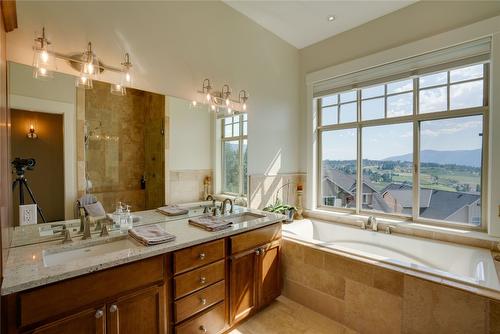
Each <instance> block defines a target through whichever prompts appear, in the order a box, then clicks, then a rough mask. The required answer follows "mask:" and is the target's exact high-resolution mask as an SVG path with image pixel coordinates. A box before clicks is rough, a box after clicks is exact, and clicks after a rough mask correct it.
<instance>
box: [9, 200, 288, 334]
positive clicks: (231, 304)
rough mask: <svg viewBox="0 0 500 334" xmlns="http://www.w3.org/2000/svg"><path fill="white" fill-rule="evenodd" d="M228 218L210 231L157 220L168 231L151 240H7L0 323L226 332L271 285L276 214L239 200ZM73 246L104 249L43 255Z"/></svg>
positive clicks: (29, 327)
mask: <svg viewBox="0 0 500 334" xmlns="http://www.w3.org/2000/svg"><path fill="white" fill-rule="evenodd" d="M233 217H234V220H235V222H236V223H235V224H233V226H232V227H231V228H229V229H227V230H223V231H219V232H207V231H204V230H201V229H199V228H196V227H192V226H190V225H189V224H188V220H187V219H178V220H174V221H166V222H164V223H159V224H160V225H161V226H162V228H164V229H165V230H167V231H168V232H170V233H173V234H175V235H176V237H177V238H176V240H175V241H174V242H170V243H165V244H161V245H157V246H152V247H145V246H142V245H140V244H139V243H137V242H135V241H134V240H131V239H130V237H126V236H119V237H110V238H109V239H107V240H105V241H103V240H95V239H97V238H95V239H94V241H90V242H86V241H75V242H73V243H72V244H70V245H62V244H61V243H60V241H54V242H51V243H40V244H33V245H28V246H22V247H16V248H12V249H11V252H10V255H9V259H10V260H11V261H9V262H8V264H7V271H6V273H5V277H6V278H5V280H4V284H3V286H2V308H3V310H6V311H7V312H4V313H3V315H4V319H2V324H3V325H2V326H3V332H6V333H182V334H185V333H222V332H225V331H228V330H229V329H231V328H232V327H233V326H234V325H235V324H237V323H239V322H240V321H242V320H244V319H246V318H248V317H249V316H251V315H253V314H254V313H255V312H257V311H258V310H259V309H261V308H262V307H264V306H266V305H267V304H269V303H270V302H271V301H272V300H273V299H274V298H276V297H278V296H279V295H280V292H281V279H280V269H279V266H280V245H281V221H282V220H283V216H281V215H276V214H270V213H264V212H261V211H256V210H247V209H244V210H243V211H242V212H240V213H238V214H235V215H233ZM103 242H104V243H103ZM113 244H114V245H116V246H113V247H110V246H111V245H113ZM82 247H84V248H83V251H84V252H85V251H86V250H87V249H88V252H89V253H92V252H94V249H95V250H96V251H97V250H98V249H99V247H107V248H105V249H110V250H111V251H110V252H109V253H103V254H99V251H97V253H96V254H98V255H93V256H89V257H82V256H81V255H78V256H77V255H68V257H66V258H64V256H59V258H60V259H62V260H61V262H57V261H58V260H57V258H55V257H53V258H52V259H51V258H50V257H51V256H52V255H54V254H57V255H58V254H73V253H70V252H76V251H78V250H81V249H82ZM66 252H67V253H66ZM71 256H75V258H71Z"/></svg>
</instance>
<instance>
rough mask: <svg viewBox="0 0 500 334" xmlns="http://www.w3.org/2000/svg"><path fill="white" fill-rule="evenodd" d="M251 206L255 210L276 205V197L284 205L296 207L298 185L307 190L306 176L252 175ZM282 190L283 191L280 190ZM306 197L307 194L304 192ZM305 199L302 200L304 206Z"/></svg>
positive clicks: (250, 187)
mask: <svg viewBox="0 0 500 334" xmlns="http://www.w3.org/2000/svg"><path fill="white" fill-rule="evenodd" d="M249 179H250V186H249V205H250V207H251V208H253V209H263V208H264V207H265V206H267V205H269V204H271V203H274V201H275V198H276V195H277V196H278V198H279V199H281V200H282V201H283V203H286V204H290V205H296V204H297V203H296V201H297V185H299V184H300V185H302V186H303V189H305V180H306V177H305V174H299V173H297V174H278V175H258V174H254V175H250V177H249ZM280 188H281V190H280ZM304 196H305V192H304ZM304 203H305V197H303V198H302V205H304Z"/></svg>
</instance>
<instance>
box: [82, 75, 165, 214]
mask: <svg viewBox="0 0 500 334" xmlns="http://www.w3.org/2000/svg"><path fill="white" fill-rule="evenodd" d="M164 122H165V97H164V96H163V95H158V94H154V93H149V92H144V91H139V90H135V89H127V95H126V96H115V95H112V94H111V93H110V85H109V84H107V83H102V82H94V88H93V89H91V90H88V91H82V90H79V91H78V94H77V126H78V130H77V140H78V153H77V158H78V195H79V197H80V196H82V195H83V194H85V192H86V191H87V192H89V193H92V194H93V195H95V196H96V197H97V198H98V199H99V200H100V201H101V202H102V203H103V205H104V208H105V210H106V211H107V212H111V211H113V210H114V206H115V204H116V203H117V202H118V201H122V202H126V203H127V204H130V205H131V206H132V210H134V211H137V210H144V209H150V208H155V207H158V206H160V205H162V204H163V203H164V201H165V198H164V184H165V175H164V164H165V158H164V157H165V148H164V146H165V143H164V138H165V136H164V132H165V130H164ZM85 127H86V129H85ZM142 177H145V179H146V189H145V190H144V189H141V178H142Z"/></svg>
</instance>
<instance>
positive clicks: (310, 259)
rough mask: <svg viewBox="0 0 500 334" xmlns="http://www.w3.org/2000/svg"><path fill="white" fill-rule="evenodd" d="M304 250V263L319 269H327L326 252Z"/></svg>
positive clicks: (305, 248) (308, 248)
mask: <svg viewBox="0 0 500 334" xmlns="http://www.w3.org/2000/svg"><path fill="white" fill-rule="evenodd" d="M303 248H304V262H305V263H307V264H309V265H312V266H314V267H316V268H318V269H324V268H325V252H323V251H320V250H317V249H315V248H312V247H303Z"/></svg>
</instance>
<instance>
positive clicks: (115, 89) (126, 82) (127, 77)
mask: <svg viewBox="0 0 500 334" xmlns="http://www.w3.org/2000/svg"><path fill="white" fill-rule="evenodd" d="M121 65H122V70H121V73H120V81H119V82H118V83H115V84H112V85H111V94H114V95H120V96H124V95H126V94H127V89H126V88H127V87H130V86H131V85H132V74H131V68H132V63H131V62H130V55H129V54H128V53H125V60H124V61H123V63H121Z"/></svg>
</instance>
